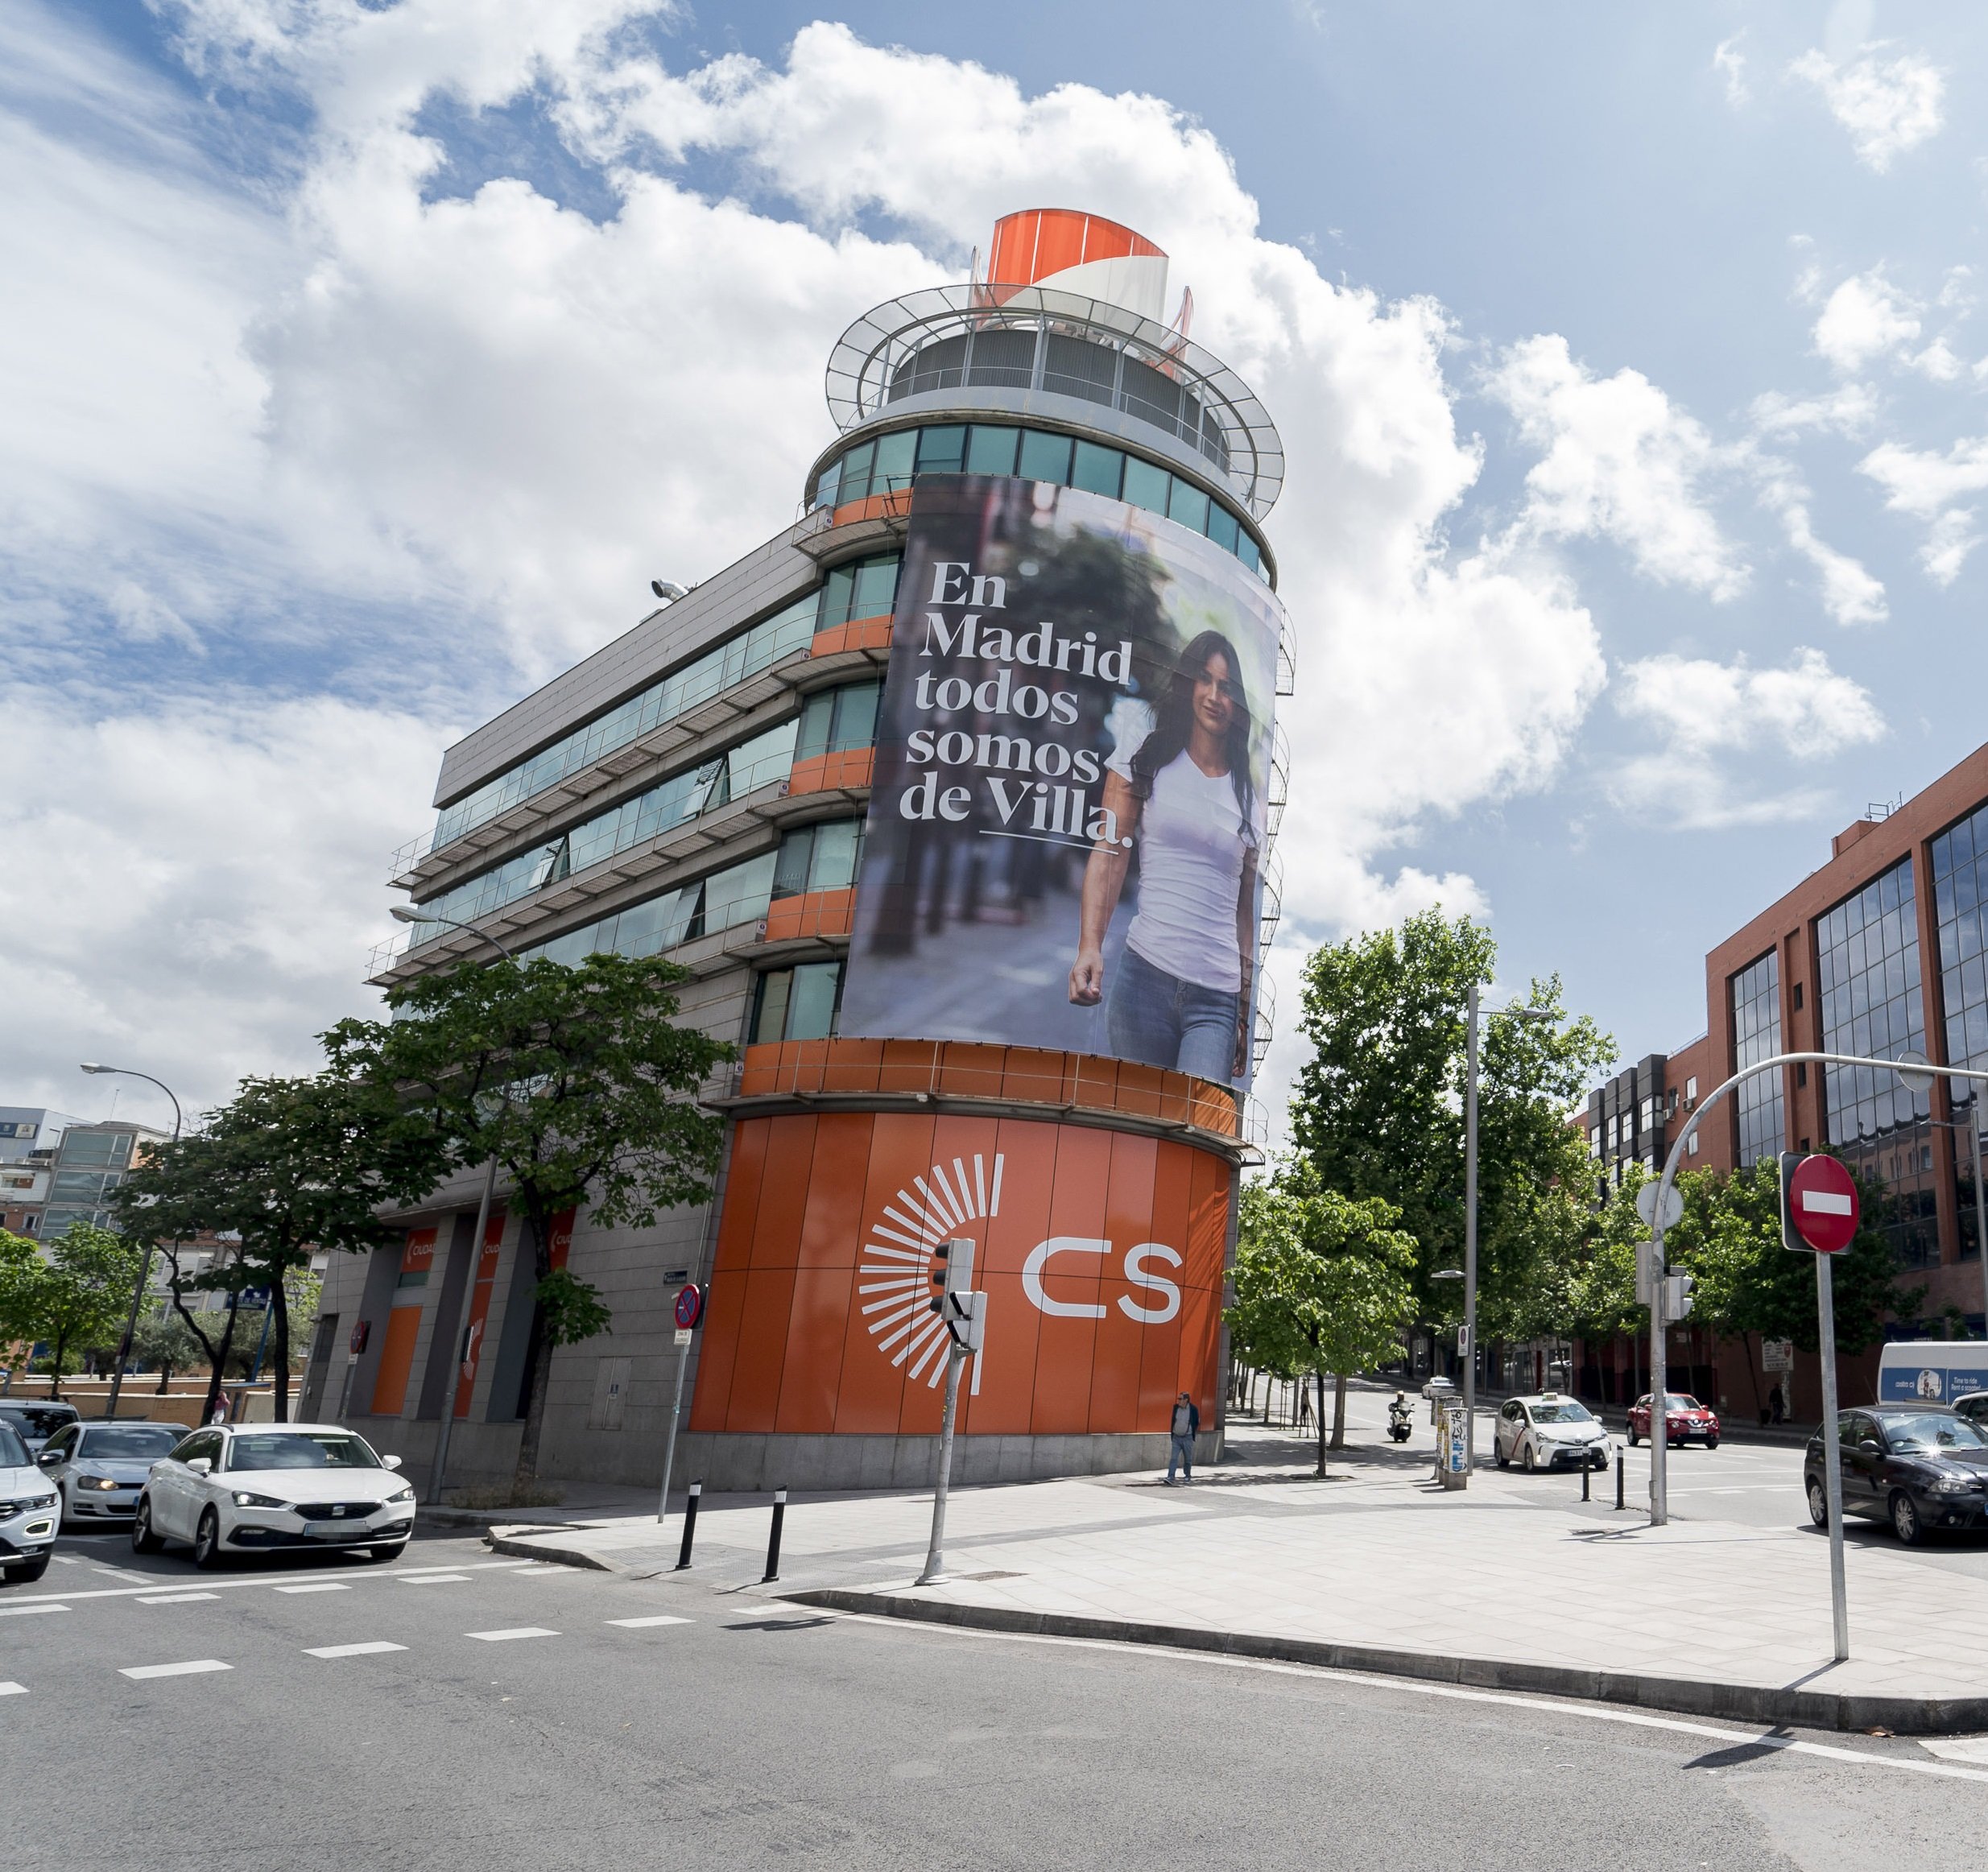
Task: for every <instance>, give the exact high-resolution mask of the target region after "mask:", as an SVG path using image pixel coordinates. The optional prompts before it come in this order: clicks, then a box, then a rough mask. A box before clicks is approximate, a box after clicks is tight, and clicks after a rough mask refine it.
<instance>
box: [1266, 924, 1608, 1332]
mask: <svg viewBox="0 0 1988 1872" xmlns="http://www.w3.org/2000/svg"><path fill="white" fill-rule="evenodd" d="M1496 960H1497V949H1496V945H1495V944H1494V943H1493V941H1492V940H1491V938H1490V935H1489V934H1488V933H1487V932H1485V931H1484V930H1482V929H1480V928H1478V927H1477V926H1476V925H1475V924H1473V923H1472V922H1471V920H1470V919H1469V918H1468V917H1457V918H1455V919H1450V918H1446V917H1445V916H1444V915H1443V914H1442V913H1441V911H1439V910H1429V911H1424V912H1422V913H1421V914H1420V915H1416V916H1412V917H1411V918H1409V919H1408V920H1407V922H1406V923H1405V924H1403V925H1402V927H1401V928H1400V929H1399V930H1391V929H1390V930H1381V931H1377V932H1371V933H1370V934H1367V935H1365V936H1357V937H1354V938H1352V939H1350V940H1348V941H1346V942H1343V943H1338V944H1329V945H1326V946H1325V947H1323V948H1319V949H1316V950H1315V951H1314V952H1313V953H1312V955H1311V957H1309V958H1308V960H1307V961H1306V963H1305V969H1304V1002H1303V1012H1302V1015H1301V1017H1300V1031H1302V1032H1303V1034H1304V1037H1305V1039H1306V1040H1307V1042H1308V1043H1309V1047H1310V1052H1309V1055H1308V1058H1307V1059H1306V1060H1305V1063H1304V1066H1303V1068H1301V1069H1300V1074H1299V1079H1298V1087H1297V1090H1296V1093H1295V1095H1294V1096H1293V1097H1292V1105H1291V1124H1292V1138H1293V1141H1294V1143H1295V1144H1296V1147H1297V1149H1298V1150H1299V1151H1300V1152H1301V1153H1302V1154H1303V1155H1304V1156H1305V1157H1306V1158H1307V1159H1308V1160H1309V1161H1310V1163H1311V1164H1312V1167H1313V1169H1314V1170H1315V1171H1316V1173H1317V1176H1318V1179H1319V1181H1320V1184H1321V1187H1323V1188H1328V1189H1333V1190H1337V1191H1338V1192H1341V1194H1343V1195H1345V1196H1351V1197H1354V1198H1355V1199H1366V1198H1371V1197H1378V1198H1379V1199H1380V1200H1383V1201H1385V1202H1387V1203H1390V1204H1391V1205H1394V1207H1395V1209H1398V1210H1399V1212H1400V1216H1401V1226H1402V1227H1403V1229H1406V1230H1407V1233H1408V1234H1410V1235H1411V1236H1412V1237H1413V1238H1415V1241H1416V1244H1417V1246H1418V1254H1417V1267H1416V1301H1417V1305H1418V1308H1419V1310H1420V1312H1421V1315H1422V1316H1423V1317H1424V1318H1430V1319H1437V1320H1455V1319H1456V1318H1457V1316H1459V1313H1460V1311H1461V1302H1462V1295H1461V1291H1459V1290H1458V1288H1457V1283H1454V1282H1450V1283H1440V1282H1437V1283H1432V1282H1431V1280H1430V1279H1429V1276H1430V1275H1431V1274H1432V1273H1433V1272H1434V1271H1436V1269H1439V1268H1444V1267H1457V1266H1459V1265H1460V1264H1461V1260H1462V1258H1463V1250H1464V1217H1465V1175H1464V1169H1465V1166H1464V1122H1463V1102H1464V1087H1465V1060H1466V1052H1465V1038H1466V1029H1467V1024H1468V1022H1467V1012H1468V1008H1469V994H1470V989H1471V986H1472V984H1473V982H1474V983H1476V984H1477V986H1478V988H1479V989H1480V990H1482V989H1484V988H1486V987H1488V986H1490V981H1491V979H1492V975H1493V971H1494V965H1495V962H1496ZM1529 1005H1530V1006H1532V1007H1535V1008H1540V1009H1544V1010H1547V1011H1548V1014H1549V1015H1550V1017H1551V1018H1549V1019H1545V1020H1536V1021H1535V1020H1532V1019H1521V1018H1520V1017H1519V1015H1518V1013H1517V1012H1516V1010H1515V1009H1511V1008H1505V1009H1497V1010H1491V1011H1490V1012H1489V1013H1487V1014H1486V1015H1483V1016H1482V1039H1481V1048H1482V1051H1481V1056H1480V1060H1479V1070H1478V1325H1479V1329H1480V1335H1481V1337H1492V1336H1496V1335H1499V1334H1503V1335H1507V1336H1516V1337H1529V1336H1531V1334H1532V1333H1535V1332H1544V1331H1554V1332H1565V1331H1568V1330H1569V1329H1570V1326H1571V1321H1570V1320H1568V1317H1567V1311H1568V1305H1569V1304H1570V1300H1569V1294H1570V1277H1569V1276H1568V1272H1567V1264H1568V1263H1569V1262H1571V1261H1573V1259H1574V1258H1576V1257H1577V1250H1578V1249H1579V1246H1580V1244H1581V1242H1582V1240H1583V1239H1584V1238H1585V1232H1586V1227H1587V1220H1586V1192H1587V1190H1588V1188H1589V1169H1588V1161H1587V1158H1586V1155H1585V1149H1584V1147H1583V1146H1582V1143H1581V1138H1580V1137H1579V1134H1577V1132H1576V1131H1575V1130H1573V1127H1572V1126H1570V1125H1569V1123H1568V1113H1569V1112H1570V1111H1571V1110H1573V1107H1574V1105H1576V1104H1577V1102H1578V1101H1579V1100H1580V1098H1581V1096H1582V1094H1583V1093H1584V1092H1585V1089H1586V1088H1587V1086H1588V1085H1589V1083H1590V1081H1592V1079H1593V1076H1594V1074H1595V1073H1596V1072H1598V1071H1599V1070H1601V1069H1602V1068H1603V1067H1606V1065H1608V1064H1610V1063H1611V1062H1612V1061H1613V1060H1614V1056H1615V1049H1614V1042H1613V1041H1612V1040H1610V1039H1609V1037H1608V1036H1607V1035H1605V1034H1603V1033H1602V1032H1601V1031H1599V1030H1598V1029H1597V1027H1595V1025H1594V1023H1593V1021H1591V1020H1589V1019H1587V1018H1586V1017H1585V1015H1584V1016H1581V1017H1580V1018H1578V1019H1573V1018H1570V1017H1569V1016H1568V1014H1567V1013H1566V1011H1565V1010H1564V1006H1563V1004H1562V1000H1561V990H1560V979H1559V977H1557V976H1555V977H1549V978H1548V979H1546V980H1544V981H1540V980H1535V981H1533V982H1532V984H1531V995H1530V998H1529Z"/></svg>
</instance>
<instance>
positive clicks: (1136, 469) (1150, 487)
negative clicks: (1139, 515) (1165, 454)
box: [1125, 455, 1173, 514]
mask: <svg viewBox="0 0 1988 1872" xmlns="http://www.w3.org/2000/svg"><path fill="white" fill-rule="evenodd" d="M1172 484H1173V477H1172V475H1170V474H1169V473H1168V472H1167V471H1166V469H1163V468H1155V466H1154V465H1152V463H1151V462H1150V461H1140V460H1139V457H1137V456H1136V455H1128V456H1127V457H1126V458H1125V498H1126V500H1127V501H1128V502H1130V504H1131V505H1132V506H1135V507H1143V508H1145V510H1147V512H1148V513H1149V514H1163V513H1165V512H1166V510H1167V494H1168V490H1169V489H1170V488H1171V487H1172Z"/></svg>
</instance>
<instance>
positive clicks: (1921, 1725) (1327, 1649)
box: [779, 1586, 1988, 1735]
mask: <svg viewBox="0 0 1988 1872" xmlns="http://www.w3.org/2000/svg"><path fill="white" fill-rule="evenodd" d="M779 1596H780V1597H783V1598H785V1599H789V1600H791V1601H794V1602H795V1603H796V1604H798V1605H819V1606H821V1607H823V1608H824V1609H825V1610H829V1611H835V1612H867V1613H870V1614H876V1615H878V1616H879V1617H882V1618H904V1619H911V1620H915V1621H920V1622H924V1623H927V1624H931V1625H956V1626H968V1627H971V1628H974V1629H977V1630H983V1631H1014V1632H1025V1633H1027V1634H1031V1635H1032V1636H1036V1637H1048V1638H1089V1639H1106V1640H1110V1641H1111V1642H1114V1643H1120V1644H1147V1645H1159V1646H1165V1647H1168V1648H1169V1649H1172V1650H1176V1651H1213V1652H1214V1653H1217V1655H1221V1656H1225V1657H1240V1658H1263V1659H1269V1660H1271V1661H1274V1662H1276V1663H1291V1664H1311V1665H1313V1666H1316V1667H1319V1668H1321V1669H1326V1670H1336V1671H1362V1672H1373V1673H1374V1674H1375V1675H1377V1676H1390V1677H1412V1678H1417V1679H1422V1680H1428V1681H1429V1682H1433V1683H1439V1684H1457V1685H1459V1686H1461V1687H1464V1688H1469V1689H1475V1690H1512V1691H1519V1692H1529V1693H1531V1694H1532V1695H1535V1696H1572V1697H1577V1698H1579V1699H1581V1701H1585V1702H1591V1703H1622V1704H1628V1705H1632V1706H1634V1707H1635V1708H1638V1709H1660V1710H1664V1711H1667V1712H1669V1713H1672V1714H1676V1715H1681V1716H1712V1717H1722V1718H1724V1719H1725V1720H1726V1721H1734V1722H1746V1723H1759V1724H1763V1725H1788V1726H1791V1727H1795V1728H1800V1729H1851V1730H1854V1729H1879V1728H1882V1729H1889V1730H1891V1732H1892V1734H1895V1735H1955V1734H1977V1733H1978V1732H1980V1731H1981V1730H1982V1729H1988V1696H1961V1697H1916V1696H1856V1695H1837V1694H1835V1693H1833V1692H1829V1691H1826V1690H1802V1689H1786V1688H1778V1687H1775V1686H1771V1685H1767V1684H1720V1683H1701V1682H1699V1681H1697V1680H1694V1679H1692V1678H1688V1677H1657V1676H1644V1675H1643V1674H1641V1673H1639V1672H1622V1671H1589V1670H1577V1669H1574V1668H1572V1667H1568V1666H1565V1665H1560V1664H1527V1663H1514V1662H1511V1661H1508V1660H1506V1659H1498V1658H1462V1657H1452V1656H1449V1655H1447V1654H1445V1653H1441V1652H1435V1651H1396V1650H1393V1649H1391V1648H1388V1647H1383V1646H1378V1645H1358V1644H1337V1643H1331V1642H1329V1641H1328V1640H1324V1639H1300V1638H1279V1637H1275V1636H1273V1635H1271V1634H1266V1633H1258V1632H1246V1631H1209V1630H1203V1629H1201V1628H1199V1627H1197V1626H1177V1625H1147V1624H1140V1623H1135V1622H1132V1621H1130V1620H1120V1619H1115V1618H1085V1617H1081V1616H1079V1615H1077V1614H1073V1613H1064V1612H1027V1611H1023V1610H1020V1609H1019V1608H1017V1607H1013V1606H1006V1605H956V1604H953V1603H952V1602H950V1601H941V1600H929V1599H911V1598H907V1597H904V1596H903V1594H901V1593H866V1592H859V1591H856V1590H853V1589H849V1588H847V1587H842V1586H824V1587H817V1588H815V1589H811V1590H806V1591H802V1592H796V1593H782V1594H781V1595H779Z"/></svg>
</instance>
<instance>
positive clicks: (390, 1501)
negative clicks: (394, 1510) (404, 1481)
mask: <svg viewBox="0 0 1988 1872" xmlns="http://www.w3.org/2000/svg"><path fill="white" fill-rule="evenodd" d="M413 1499H414V1490H412V1489H411V1488H406V1489H396V1490H395V1491H394V1492H393V1494H391V1495H389V1496H388V1497H387V1498H386V1500H385V1501H384V1502H382V1503H381V1504H380V1505H381V1506H382V1507H386V1508H391V1507H392V1506H394V1505H395V1503H396V1502H411V1501H412V1500H413Z"/></svg>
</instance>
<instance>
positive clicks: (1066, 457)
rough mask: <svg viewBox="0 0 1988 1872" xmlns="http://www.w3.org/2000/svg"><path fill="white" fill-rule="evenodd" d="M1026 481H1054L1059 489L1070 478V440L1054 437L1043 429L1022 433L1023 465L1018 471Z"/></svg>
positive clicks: (1028, 430) (1063, 437) (1064, 437)
mask: <svg viewBox="0 0 1988 1872" xmlns="http://www.w3.org/2000/svg"><path fill="white" fill-rule="evenodd" d="M1016 473H1019V475H1020V476H1021V477H1022V478H1023V480H1024V481H1054V482H1055V483H1056V485H1057V486H1059V487H1061V486H1065V485H1067V484H1068V481H1069V478H1070V438H1069V437H1068V436H1052V435H1049V434H1048V433H1047V432H1044V431H1043V430H1041V429H1024V430H1023V432H1022V459H1021V465H1020V466H1019V468H1018V469H1016Z"/></svg>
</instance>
